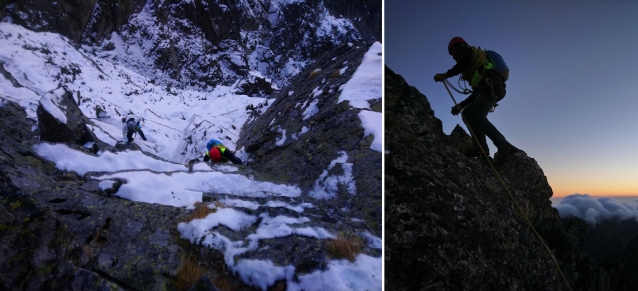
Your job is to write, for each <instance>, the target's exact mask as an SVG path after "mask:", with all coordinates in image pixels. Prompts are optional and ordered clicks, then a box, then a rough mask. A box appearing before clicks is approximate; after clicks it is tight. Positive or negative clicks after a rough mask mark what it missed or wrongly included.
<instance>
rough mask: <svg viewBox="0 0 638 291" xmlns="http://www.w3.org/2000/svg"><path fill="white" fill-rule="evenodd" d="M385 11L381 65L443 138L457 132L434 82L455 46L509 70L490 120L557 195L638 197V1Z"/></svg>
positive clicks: (390, 4)
mask: <svg viewBox="0 0 638 291" xmlns="http://www.w3.org/2000/svg"><path fill="white" fill-rule="evenodd" d="M384 8H385V10H384V47H385V48H384V49H385V52H384V56H385V64H386V66H388V67H389V68H390V69H392V70H393V71H394V72H396V73H397V74H399V75H401V76H403V78H405V79H406V81H407V82H408V83H409V84H410V85H412V86H415V87H416V88H417V89H418V90H419V91H421V93H423V94H424V95H426V96H427V98H428V100H429V101H430V103H431V104H432V109H434V111H435V115H436V117H437V118H439V119H441V120H442V121H443V127H444V131H445V132H446V133H448V134H449V133H450V131H451V130H452V129H453V128H454V126H456V124H462V123H463V122H462V121H461V118H460V116H452V115H451V114H450V108H451V107H452V105H453V103H452V100H451V99H450V96H449V95H448V93H447V92H446V91H445V88H444V87H443V84H442V83H435V82H434V81H433V76H434V75H435V74H436V73H443V72H445V71H446V70H448V69H449V68H451V67H452V66H453V65H454V64H455V62H454V60H453V59H452V58H451V57H450V56H449V55H448V52H447V44H448V42H449V40H450V39H451V38H452V37H454V36H461V37H463V38H464V39H465V40H466V41H467V42H468V43H469V44H470V45H474V46H480V47H481V48H485V49H490V50H494V51H497V52H499V53H500V54H501V55H502V56H503V58H504V59H505V61H506V62H507V64H508V65H509V67H510V69H511V72H510V79H509V80H508V82H507V96H506V97H505V99H504V100H502V101H501V102H500V106H499V107H498V109H497V110H496V112H495V113H492V114H490V115H489V116H488V118H489V119H490V120H491V121H492V122H493V123H494V125H495V126H496V127H497V128H498V129H499V130H500V131H501V133H503V135H505V137H506V138H507V139H508V140H509V141H510V142H511V143H512V144H514V145H515V146H517V147H519V148H521V149H522V150H524V151H526V152H527V153H528V154H529V155H530V156H531V157H532V158H534V159H536V160H537V161H538V163H539V164H540V166H541V167H542V168H543V170H544V172H545V175H546V176H547V178H548V180H549V182H550V185H551V186H552V188H553V189H554V193H555V195H558V196H564V195H568V194H572V193H588V194H591V195H636V194H638V114H636V111H637V110H638V96H637V95H638V1H604V2H603V1H398V0H395V1H385V3H384ZM450 81H451V82H452V84H454V85H455V86H456V84H457V77H454V78H451V79H450ZM465 97H466V96H463V95H460V94H455V98H457V101H461V100H463V99H464V98H465ZM488 143H489V144H490V147H491V152H492V153H494V152H496V149H495V148H494V147H493V144H492V143H491V142H489V141H488Z"/></svg>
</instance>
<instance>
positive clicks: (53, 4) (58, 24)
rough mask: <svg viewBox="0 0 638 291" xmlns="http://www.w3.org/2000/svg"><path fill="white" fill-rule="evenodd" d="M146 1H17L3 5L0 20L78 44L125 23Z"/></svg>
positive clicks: (108, 32)
mask: <svg viewBox="0 0 638 291" xmlns="http://www.w3.org/2000/svg"><path fill="white" fill-rule="evenodd" d="M146 1H147V0H135V1H129V0H59V1H46V0H45V1H42V0H29V1H16V0H7V1H6V6H5V5H2V6H3V7H2V10H0V19H4V18H5V17H9V18H10V19H11V21H12V22H13V23H16V24H19V25H22V26H24V27H27V28H29V29H30V30H33V31H47V32H48V31H51V32H57V33H59V34H61V35H64V36H66V37H68V38H69V39H71V40H72V41H73V42H75V43H80V42H81V41H82V38H83V37H87V38H88V39H87V40H92V41H95V40H101V39H103V38H104V37H105V36H108V35H110V33H111V32H113V31H117V30H118V29H119V28H120V27H121V26H122V25H123V24H125V23H126V22H128V19H129V17H130V16H131V14H133V13H135V12H139V11H140V9H141V8H142V7H143V6H144V4H145V3H146Z"/></svg>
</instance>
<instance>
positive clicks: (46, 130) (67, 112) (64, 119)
mask: <svg viewBox="0 0 638 291" xmlns="http://www.w3.org/2000/svg"><path fill="white" fill-rule="evenodd" d="M36 112H37V114H38V121H39V124H38V126H39V129H40V140H42V141H50V142H63V143H73V144H79V145H84V144H87V143H93V144H94V145H95V146H96V148H97V144H96V143H95V142H96V141H97V138H96V137H95V134H94V133H93V131H91V130H90V129H89V128H87V126H86V124H87V121H88V118H86V117H85V116H84V114H83V113H82V111H81V110H80V108H79V107H78V105H77V103H75V100H73V92H71V91H70V90H69V89H68V88H66V87H60V88H57V89H55V90H52V91H50V92H48V93H46V94H45V95H44V96H43V97H42V99H41V100H40V103H39V104H38V109H37V111H36ZM95 152H97V150H96V151H95Z"/></svg>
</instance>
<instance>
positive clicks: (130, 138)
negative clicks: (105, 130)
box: [126, 129, 146, 143]
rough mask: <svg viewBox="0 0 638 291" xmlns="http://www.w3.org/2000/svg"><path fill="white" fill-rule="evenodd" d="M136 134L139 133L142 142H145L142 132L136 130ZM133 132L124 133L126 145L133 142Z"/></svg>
mask: <svg viewBox="0 0 638 291" xmlns="http://www.w3.org/2000/svg"><path fill="white" fill-rule="evenodd" d="M137 132H139V133H140V136H141V137H142V139H143V140H146V137H145V136H144V132H142V130H141V129H138V130H137ZM134 133H135V132H134V131H129V132H127V133H126V138H127V140H128V143H131V142H132V141H133V134H134Z"/></svg>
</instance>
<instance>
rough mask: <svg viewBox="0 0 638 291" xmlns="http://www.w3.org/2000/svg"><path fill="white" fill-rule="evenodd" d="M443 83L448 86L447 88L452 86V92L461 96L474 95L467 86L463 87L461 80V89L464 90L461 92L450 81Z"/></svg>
mask: <svg viewBox="0 0 638 291" xmlns="http://www.w3.org/2000/svg"><path fill="white" fill-rule="evenodd" d="M464 82H465V81H464ZM443 83H444V84H447V86H450V87H451V88H452V90H454V91H456V92H457V93H459V94H463V95H467V94H470V93H472V90H470V89H468V88H467V86H461V78H459V84H458V85H459V88H461V89H463V91H461V90H459V89H456V87H454V86H453V85H452V83H450V81H448V80H447V79H445V80H443ZM448 91H449V90H448Z"/></svg>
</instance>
